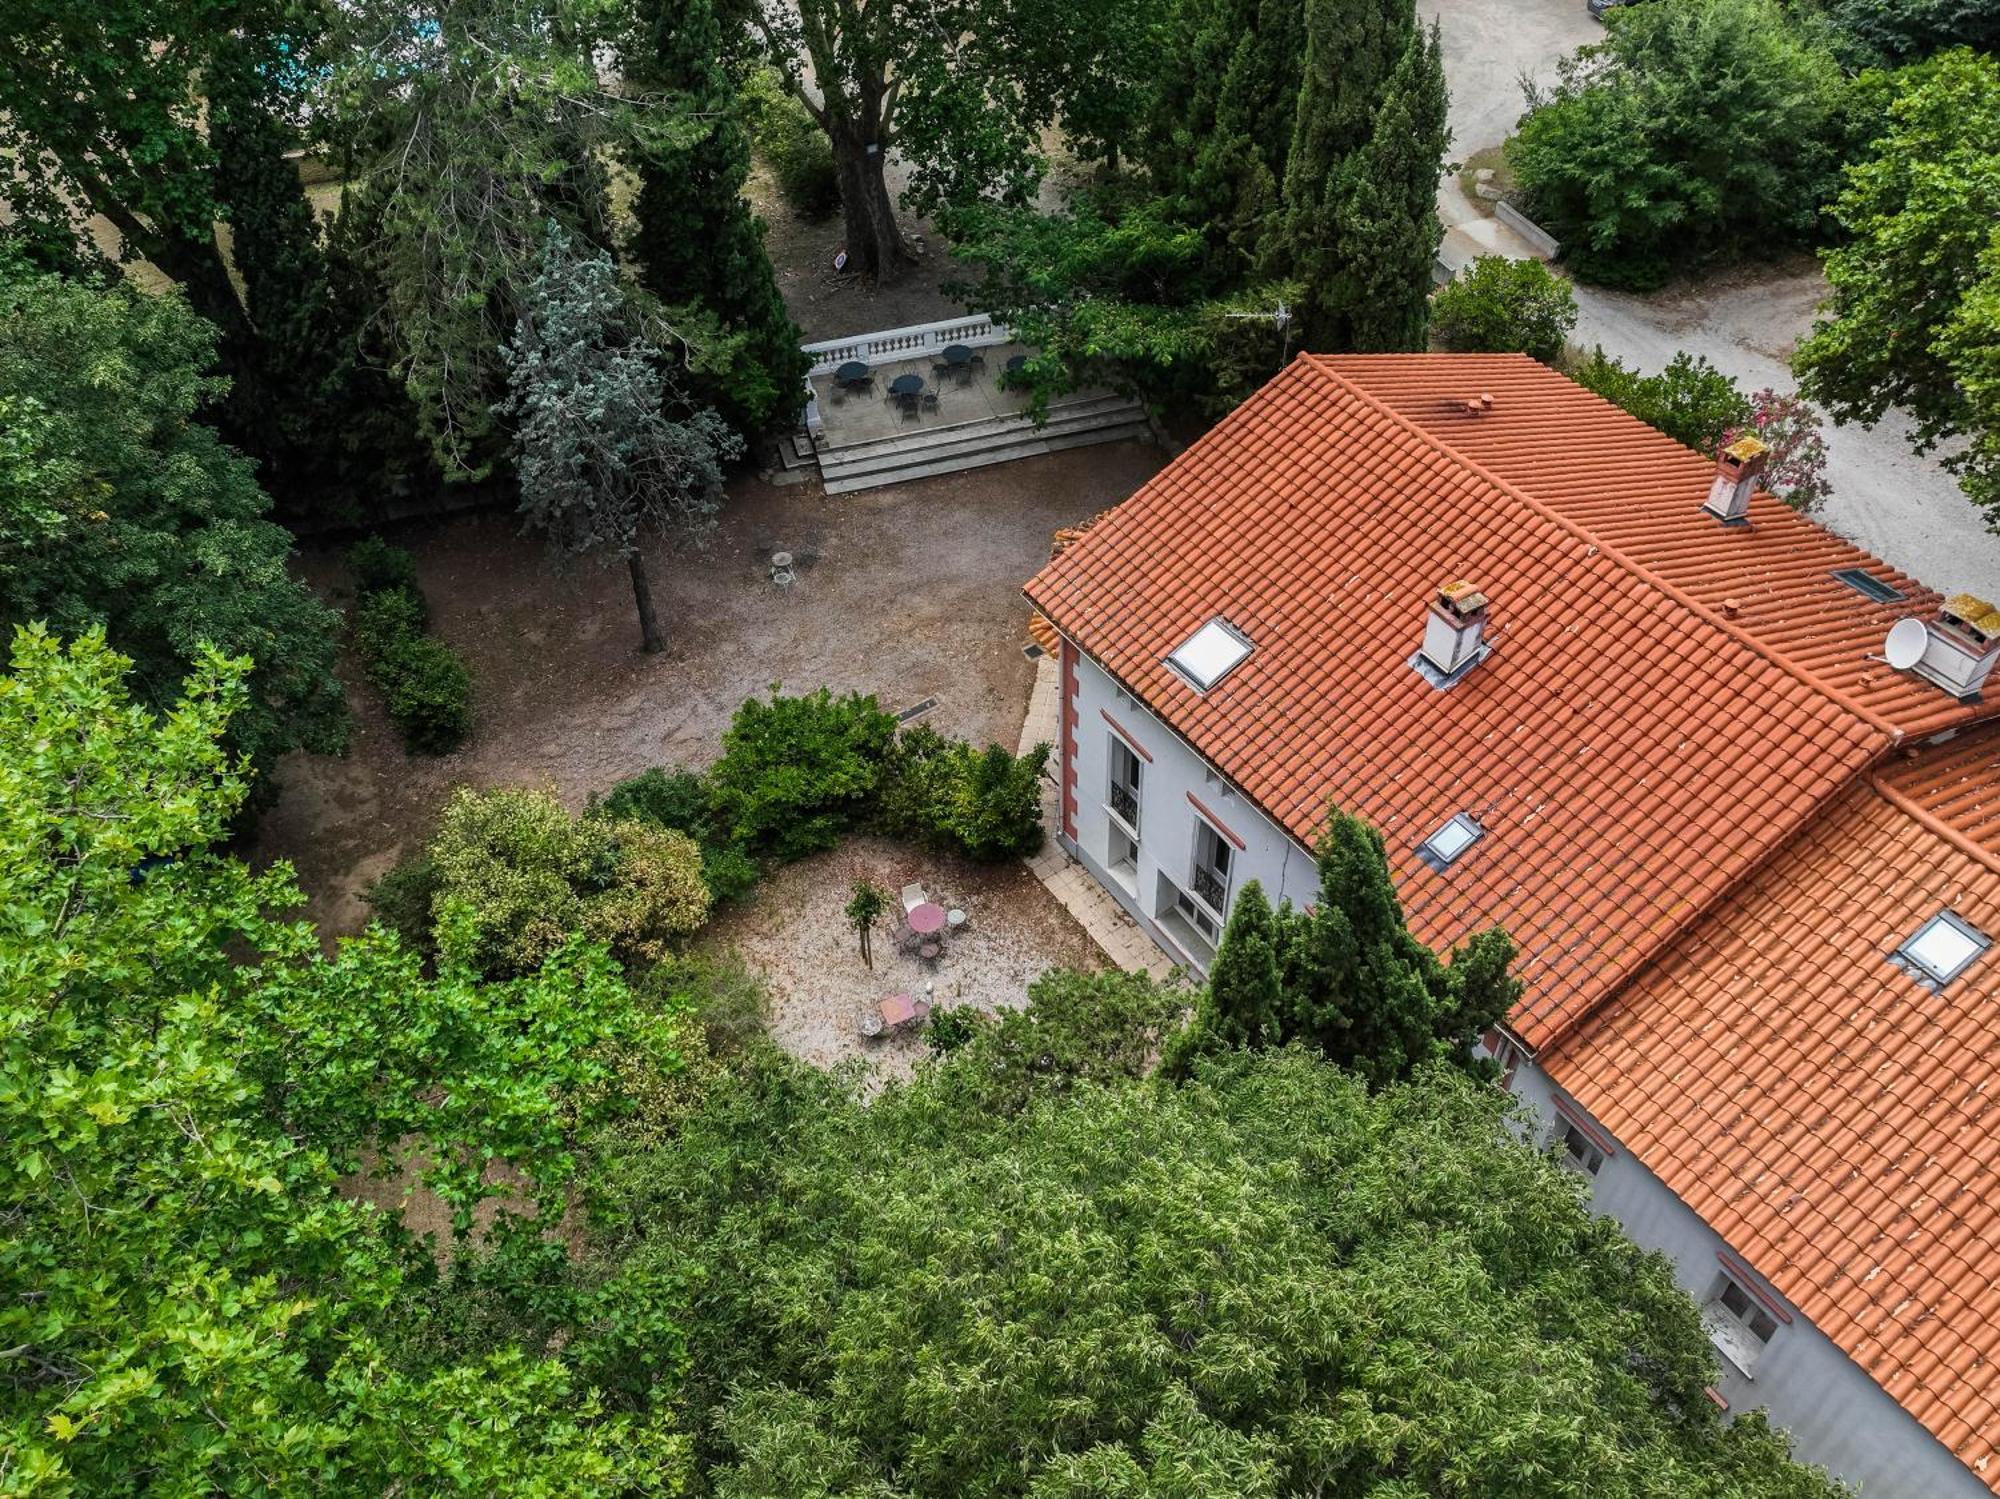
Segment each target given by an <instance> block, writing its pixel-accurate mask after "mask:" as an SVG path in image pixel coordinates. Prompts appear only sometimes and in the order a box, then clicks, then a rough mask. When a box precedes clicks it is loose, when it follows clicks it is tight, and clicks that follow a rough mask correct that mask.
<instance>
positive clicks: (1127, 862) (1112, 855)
mask: <svg viewBox="0 0 2000 1499" xmlns="http://www.w3.org/2000/svg"><path fill="white" fill-rule="evenodd" d="M1105 867H1106V868H1107V869H1109V870H1110V871H1111V874H1112V876H1113V878H1115V879H1117V880H1119V881H1120V882H1121V883H1123V884H1124V886H1125V888H1126V889H1128V890H1131V889H1135V888H1136V887H1137V885H1138V881H1139V840H1138V839H1137V838H1134V837H1133V836H1132V835H1131V834H1130V833H1128V832H1126V831H1125V830H1124V829H1123V828H1121V827H1120V826H1118V824H1117V823H1115V822H1114V823H1112V824H1111V837H1110V839H1109V840H1108V844H1107V849H1106V859H1105Z"/></svg>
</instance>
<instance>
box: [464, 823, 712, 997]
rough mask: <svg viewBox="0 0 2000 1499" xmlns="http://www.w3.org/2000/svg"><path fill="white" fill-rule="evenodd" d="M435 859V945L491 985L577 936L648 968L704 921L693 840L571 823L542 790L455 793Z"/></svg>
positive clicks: (704, 899) (630, 826) (634, 827)
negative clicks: (485, 976) (469, 964)
mask: <svg viewBox="0 0 2000 1499" xmlns="http://www.w3.org/2000/svg"><path fill="white" fill-rule="evenodd" d="M431 857H432V858H433V859H434V860H435V861H436V864H437V870H438V889H437V896H436V902H435V910H436V913H437V918H438V931H439V942H440V945H441V946H442V947H444V948H445V950H446V951H447V952H449V953H451V954H452V955H453V956H454V957H458V958H461V959H463V960H465V961H467V962H469V963H471V964H472V965H473V966H474V967H475V968H477V969H478V970H479V971H480V972H482V973H484V974H486V975H487V976H488V977H489V978H498V977H504V976H508V975H513V974H520V973H527V972H530V971H532V970H533V969H535V968H537V967H539V966H540V964H541V963H542V961H543V960H544V959H546V958H547V957H548V956H549V955H550V954H551V953H553V952H554V951H555V950H556V949H557V948H559V947H561V946H562V944H563V943H564V942H566V941H567V940H568V939H569V938H570V937H571V936H573V935H576V934H578V933H581V934H582V935H584V936H586V937H588V938H590V939H591V940H593V941H597V942H602V943H603V944H605V946H607V947H608V948H610V949H611V951H612V953H613V954H614V955H616V956H617V957H618V958H619V959H620V960H621V961H623V962H625V963H627V964H646V963H656V962H658V961H660V960H661V959H662V958H664V957H666V956H667V955H668V954H669V953H670V952H671V951H672V950H673V947H674V944H675V943H677V942H678V941H679V940H680V939H681V938H683V937H685V936H686V935H688V934H689V933H691V932H693V931H695V930H697V929H698V928H699V927H700V926H701V924H702V923H703V922H704V921H706V920H707V919H708V888H707V886H706V885H704V884H703V882H702V877H701V851H700V849H699V848H698V847H696V845H695V843H694V840H693V839H691V838H689V837H688V836H687V835H686V834H684V833H678V832H675V831H673V830H672V829H670V828H656V827H651V826H649V825H647V824H645V823H641V822H624V821H617V820H614V819H611V818H603V817H585V818H573V817H571V816H570V815H569V813H567V812H566V811H564V810H563V807H562V804H561V803H560V802H558V801H557V800H556V799H555V798H554V797H553V796H552V795H550V794H549V793H548V792H545V791H526V790H500V791H483V792H482V791H473V790H470V789H469V788H464V787H461V788H460V789H459V790H458V791H457V792H456V793H454V794H453V796H452V799H451V802H450V804H449V805H448V806H447V807H446V808H445V814H444V820H443V823H442V824H441V825H440V827H439V829H438V836H437V838H436V840H435V841H434V842H433V843H432V844H431Z"/></svg>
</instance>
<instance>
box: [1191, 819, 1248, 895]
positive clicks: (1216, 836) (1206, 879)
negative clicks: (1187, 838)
mask: <svg viewBox="0 0 2000 1499" xmlns="http://www.w3.org/2000/svg"><path fill="white" fill-rule="evenodd" d="M1235 853H1236V851H1235V850H1234V849H1233V848H1231V847H1230V846H1229V840H1228V839H1226V838H1224V837H1223V836H1222V834H1220V833H1218V832H1217V831H1216V830H1215V829H1214V828H1213V827H1211V826H1210V825H1209V824H1208V822H1207V821H1206V820H1204V819H1201V818H1196V819H1195V824H1194V868H1193V870H1192V872H1191V873H1190V875H1189V883H1190V885H1191V886H1192V887H1193V890H1194V893H1195V895H1196V896H1197V897H1198V898H1199V899H1200V900H1201V901H1202V902H1203V903H1204V904H1206V905H1207V907H1208V908H1209V910H1211V911H1213V912H1214V913H1215V914H1216V915H1217V916H1222V917H1226V916H1227V915H1228V914H1229V868H1230V864H1231V862H1232V860H1233V859H1234V857H1235Z"/></svg>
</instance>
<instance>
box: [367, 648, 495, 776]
mask: <svg viewBox="0 0 2000 1499" xmlns="http://www.w3.org/2000/svg"><path fill="white" fill-rule="evenodd" d="M374 676H375V682H376V685H377V686H379V687H380V688H381V689H382V695H383V697H384V698H386V699H387V700H388V704H389V717H390V718H392V719H394V720H395V723H396V727H397V728H398V729H400V730H402V733H403V743H404V744H405V745H406V746H407V747H408V748H409V749H410V750H412V751H413V752H415V753H417V754H422V755H445V754H450V753H451V751H453V750H455V749H457V748H458V747H459V746H460V745H461V744H463V743H465V741H466V739H467V737H468V736H469V735H470V734H471V733H472V673H471V672H469V671H467V670H466V666H465V662H464V661H462V660H461V659H460V658H459V655H458V652H456V651H454V650H453V649H452V648H451V647H450V646H448V645H446V644H445V643H444V642H443V641H442V640H439V639H437V638H435V637H434V636H430V635H413V636H407V637H405V638H404V639H403V640H400V641H398V642H397V643H396V644H395V645H393V646H391V647H390V648H389V651H388V653H387V654H386V655H384V656H383V657H382V658H381V661H380V663H379V664H378V665H377V667H376V669H375V672H374Z"/></svg>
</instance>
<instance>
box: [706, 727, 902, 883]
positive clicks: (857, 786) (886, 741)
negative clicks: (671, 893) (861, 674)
mask: <svg viewBox="0 0 2000 1499" xmlns="http://www.w3.org/2000/svg"><path fill="white" fill-rule="evenodd" d="M895 736H896V720H895V719H894V718H892V717H891V716H890V715H889V714H887V713H884V712H883V711H882V709H881V707H880V706H879V705H878V704H877V703H876V701H875V699H874V698H872V697H863V696H861V695H860V694H859V693H849V694H847V695H846V696H845V697H838V698H837V697H835V696H833V694H832V693H830V692H828V691H827V690H826V689H825V688H821V689H820V690H819V691H818V692H815V693H811V694H808V695H807V696H804V697H785V696H782V695H781V694H779V693H777V692H775V691H774V692H773V693H772V694H771V698H770V701H769V702H765V701H762V700H761V699H758V698H751V699H750V700H749V701H747V702H745V703H744V704H743V706H742V707H740V708H738V709H737V710H736V716H735V718H734V719H732V720H731V722H730V725H729V729H728V731H727V732H726V733H725V734H724V735H723V736H722V744H723V754H722V758H721V759H720V760H718V761H716V763H715V765H714V767H713V768H712V769H711V770H710V771H709V774H708V783H709V790H710V794H711V796H712V798H713V803H714V808H715V813H716V818H717V822H718V824H719V831H720V832H721V833H722V834H723V835H725V836H726V837H727V838H728V839H729V840H730V841H731V842H734V843H736V844H739V845H741V846H742V847H743V848H744V849H745V850H747V851H749V852H751V853H758V854H766V855H769V856H770V857H772V858H775V859H779V860H791V859H797V858H802V857H804V856H805V855H806V854H810V853H817V852H818V851H819V850H821V849H825V848H832V847H833V846H834V845H835V844H836V843H838V842H839V841H840V839H841V836H842V835H843V834H844V833H847V832H849V831H850V830H852V829H853V828H855V827H857V826H859V825H860V824H861V823H862V822H863V821H865V820H866V819H867V817H868V815H869V814H870V812H871V811H872V810H873V808H874V805H875V797H876V792H877V789H878V787H879V786H880V783H881V778H882V767H883V762H884V761H885V760H886V758H887V757H888V754H889V746H890V744H891V742H892V741H893V740H894V739H895Z"/></svg>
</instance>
